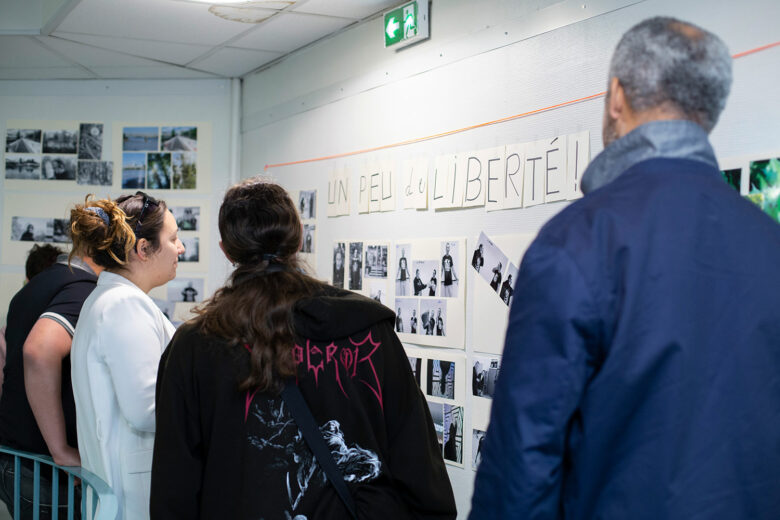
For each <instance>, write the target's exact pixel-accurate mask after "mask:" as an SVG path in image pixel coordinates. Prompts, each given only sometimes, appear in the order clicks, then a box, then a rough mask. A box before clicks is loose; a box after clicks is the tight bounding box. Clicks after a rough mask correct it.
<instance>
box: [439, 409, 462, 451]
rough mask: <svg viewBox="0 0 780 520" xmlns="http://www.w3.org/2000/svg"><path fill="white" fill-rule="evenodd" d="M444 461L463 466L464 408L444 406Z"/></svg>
mask: <svg viewBox="0 0 780 520" xmlns="http://www.w3.org/2000/svg"><path fill="white" fill-rule="evenodd" d="M444 460H448V461H450V462H454V463H456V464H463V407H462V406H452V405H449V404H445V405H444Z"/></svg>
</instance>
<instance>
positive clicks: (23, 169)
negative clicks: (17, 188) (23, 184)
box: [5, 153, 41, 180]
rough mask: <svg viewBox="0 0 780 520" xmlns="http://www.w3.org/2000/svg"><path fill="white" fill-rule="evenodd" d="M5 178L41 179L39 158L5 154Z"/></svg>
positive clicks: (36, 156)
mask: <svg viewBox="0 0 780 520" xmlns="http://www.w3.org/2000/svg"><path fill="white" fill-rule="evenodd" d="M5 178H6V179H24V180H36V179H40V178H41V157H40V156H38V155H20V154H15V153H7V154H5Z"/></svg>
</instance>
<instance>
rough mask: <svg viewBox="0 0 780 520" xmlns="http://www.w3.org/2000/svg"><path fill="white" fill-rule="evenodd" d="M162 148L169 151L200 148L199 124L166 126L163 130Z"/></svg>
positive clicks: (188, 150)
mask: <svg viewBox="0 0 780 520" xmlns="http://www.w3.org/2000/svg"><path fill="white" fill-rule="evenodd" d="M161 138H162V149H163V150H167V151H169V152H179V151H182V152H195V151H197V150H198V127H197V126H164V127H162V132H161Z"/></svg>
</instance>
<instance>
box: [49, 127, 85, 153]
mask: <svg viewBox="0 0 780 520" xmlns="http://www.w3.org/2000/svg"><path fill="white" fill-rule="evenodd" d="M78 141H79V134H78V132H77V131H75V130H45V131H44V132H43V153H59V154H64V153H66V154H73V155H75V154H76V152H78Z"/></svg>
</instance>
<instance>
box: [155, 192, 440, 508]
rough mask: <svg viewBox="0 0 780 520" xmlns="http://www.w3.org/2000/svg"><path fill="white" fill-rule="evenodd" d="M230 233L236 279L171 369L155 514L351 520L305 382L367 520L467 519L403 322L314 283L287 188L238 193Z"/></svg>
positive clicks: (160, 407)
mask: <svg viewBox="0 0 780 520" xmlns="http://www.w3.org/2000/svg"><path fill="white" fill-rule="evenodd" d="M219 230H220V234H221V237H222V241H221V242H220V246H221V248H222V250H223V251H224V253H225V255H226V256H227V257H228V259H229V260H230V261H231V262H232V263H233V264H234V265H235V267H236V268H235V271H234V272H233V274H232V275H231V277H230V279H229V280H228V282H227V284H226V285H225V286H224V287H222V288H221V289H219V290H218V291H217V292H216V293H215V294H214V296H213V297H212V298H211V299H210V300H208V301H207V302H206V303H205V304H203V306H202V307H200V309H199V310H198V311H196V312H197V313H198V316H197V317H196V318H195V319H194V320H192V321H190V322H188V323H186V324H185V325H183V326H182V327H180V328H179V330H178V331H177V332H176V335H175V336H174V338H173V340H172V341H171V344H170V345H169V346H168V348H167V349H166V351H165V353H164V354H163V359H162V361H161V362H160V370H159V379H158V383H157V438H156V440H155V451H154V462H153V465H152V498H151V513H152V518H154V519H165V520H168V519H185V518H231V519H250V518H252V519H254V518H269V519H270V518H280V519H282V518H289V519H292V518H297V519H309V520H311V519H318V518H339V519H343V518H348V517H349V514H348V513H347V508H346V506H345V505H344V504H345V502H343V501H342V499H340V497H339V495H338V494H337V492H336V490H335V489H334V486H333V485H332V484H331V477H330V476H329V477H327V478H326V476H325V473H324V472H323V470H322V469H321V465H320V455H317V458H315V456H314V455H313V454H312V451H311V450H310V449H309V447H308V445H307V442H308V440H309V439H310V437H308V436H307V437H306V440H304V438H303V437H302V435H301V432H300V430H299V427H298V425H297V424H296V420H297V419H298V418H299V416H297V415H296V417H295V418H294V417H293V415H292V414H291V412H290V408H289V406H288V401H287V400H286V399H287V396H288V392H289V390H290V388H291V386H292V387H294V386H297V388H298V389H299V390H300V394H301V395H302V396H303V399H304V401H305V404H306V405H308V408H309V409H310V410H311V415H312V416H313V418H314V422H315V423H316V426H318V427H319V428H318V430H317V429H316V428H313V429H314V430H315V432H316V433H318V434H320V435H321V436H322V437H323V439H324V441H325V443H326V445H327V449H326V450H325V451H326V454H327V450H329V451H330V455H331V457H332V459H333V460H334V461H335V466H336V467H337V468H338V473H340V474H341V475H340V476H341V477H343V480H344V481H345V482H346V488H347V491H348V495H349V496H350V497H351V498H352V500H353V501H354V506H355V509H356V511H357V516H358V517H359V518H371V519H377V518H393V519H397V518H410V517H413V518H454V517H455V502H454V497H453V494H452V488H451V487H450V483H449V479H448V477H447V472H446V470H445V468H444V463H443V459H442V453H441V447H440V446H439V444H438V442H437V438H436V433H435V430H434V427H433V423H432V420H431V416H430V412H429V410H428V406H427V404H426V401H425V399H424V397H423V395H422V393H421V391H420V389H419V387H418V386H417V385H416V383H415V380H414V376H413V375H412V373H411V369H410V366H409V361H408V359H407V357H406V355H405V353H404V350H403V347H402V346H401V344H400V342H399V341H398V338H397V337H396V335H395V333H394V332H393V324H394V315H393V312H392V311H391V310H390V309H388V308H386V307H384V306H383V305H381V304H379V303H377V302H374V301H373V300H370V299H368V298H365V297H363V296H360V295H357V294H355V293H352V292H349V291H344V290H341V289H336V288H334V287H331V286H328V285H326V284H324V283H322V282H319V281H317V280H315V279H314V278H312V277H310V276H308V275H307V274H305V273H304V272H303V270H302V268H301V265H300V264H299V260H298V257H297V252H298V251H299V250H300V245H301V236H302V229H301V222H300V219H299V217H298V213H297V211H296V208H295V205H294V203H293V202H292V200H291V199H290V197H289V196H288V195H287V193H286V192H285V191H284V189H282V188H281V187H279V186H277V185H275V184H272V183H269V182H265V181H263V180H258V179H250V180H247V181H245V182H243V183H241V184H238V185H236V186H233V187H232V188H230V189H229V190H228V192H227V193H226V195H225V200H224V202H223V203H222V207H221V208H220V212H219ZM283 388H284V392H285V394H284V395H285V398H284V399H283V398H282V397H281V396H280V391H281V390H282V389H283Z"/></svg>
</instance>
